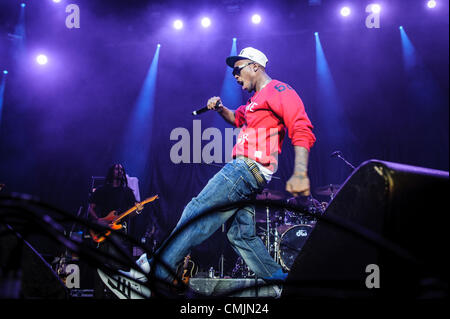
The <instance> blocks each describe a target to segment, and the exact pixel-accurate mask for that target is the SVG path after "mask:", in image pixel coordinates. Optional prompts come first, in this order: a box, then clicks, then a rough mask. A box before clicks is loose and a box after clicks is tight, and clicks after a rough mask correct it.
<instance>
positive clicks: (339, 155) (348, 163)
mask: <svg viewBox="0 0 450 319" xmlns="http://www.w3.org/2000/svg"><path fill="white" fill-rule="evenodd" d="M331 156H336V157H339V158H340V159H341V160H343V161H344V163H345V164H347V165H348V166H350V167H351V169H352V170H355V166H353V165H352V164H351V163H350V162H349V161H347V160H346V159H345V158H344V157H343V156H342V152H340V151H337V152H334V153H333V154H331Z"/></svg>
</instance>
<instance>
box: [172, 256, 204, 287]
mask: <svg viewBox="0 0 450 319" xmlns="http://www.w3.org/2000/svg"><path fill="white" fill-rule="evenodd" d="M197 271H198V267H197V265H196V264H195V263H194V262H193V261H192V260H191V255H190V254H189V255H187V256H186V257H184V262H183V264H182V265H180V266H178V268H177V277H178V278H181V281H182V282H183V283H184V284H185V285H187V284H188V283H189V278H191V277H193V276H195V275H196V274H197ZM173 283H174V285H177V283H178V280H177V279H175V280H174V282H173Z"/></svg>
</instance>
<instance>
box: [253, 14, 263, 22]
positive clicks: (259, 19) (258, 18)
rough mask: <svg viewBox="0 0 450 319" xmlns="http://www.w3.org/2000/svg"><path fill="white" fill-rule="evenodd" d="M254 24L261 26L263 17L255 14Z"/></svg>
mask: <svg viewBox="0 0 450 319" xmlns="http://www.w3.org/2000/svg"><path fill="white" fill-rule="evenodd" d="M252 22H253V23H254V24H260V23H261V16H260V15H259V14H254V15H253V16H252Z"/></svg>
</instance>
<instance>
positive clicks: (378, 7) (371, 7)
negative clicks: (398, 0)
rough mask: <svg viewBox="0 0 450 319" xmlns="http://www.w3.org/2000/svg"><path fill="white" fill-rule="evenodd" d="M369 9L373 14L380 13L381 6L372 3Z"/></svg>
mask: <svg viewBox="0 0 450 319" xmlns="http://www.w3.org/2000/svg"><path fill="white" fill-rule="evenodd" d="M370 9H371V10H372V12H373V13H380V12H381V6H380V5H379V4H378V3H374V4H372V5H371V6H370Z"/></svg>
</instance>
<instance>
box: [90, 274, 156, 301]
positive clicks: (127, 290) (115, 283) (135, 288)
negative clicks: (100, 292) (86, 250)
mask: <svg viewBox="0 0 450 319" xmlns="http://www.w3.org/2000/svg"><path fill="white" fill-rule="evenodd" d="M97 272H98V274H99V276H100V279H101V280H102V281H103V283H104V284H105V285H106V287H108V289H109V290H111V291H112V292H113V293H114V294H115V295H116V296H117V297H118V298H119V299H145V298H149V297H150V295H151V292H150V289H148V287H146V286H144V285H141V284H139V283H138V282H137V280H136V281H135V280H131V279H129V278H127V277H124V276H120V275H113V276H112V277H111V276H108V275H107V274H105V273H104V272H103V271H101V270H100V269H97Z"/></svg>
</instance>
